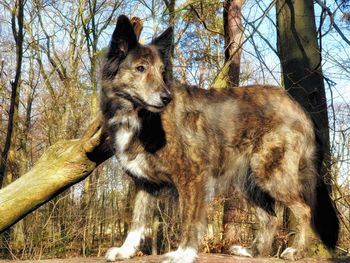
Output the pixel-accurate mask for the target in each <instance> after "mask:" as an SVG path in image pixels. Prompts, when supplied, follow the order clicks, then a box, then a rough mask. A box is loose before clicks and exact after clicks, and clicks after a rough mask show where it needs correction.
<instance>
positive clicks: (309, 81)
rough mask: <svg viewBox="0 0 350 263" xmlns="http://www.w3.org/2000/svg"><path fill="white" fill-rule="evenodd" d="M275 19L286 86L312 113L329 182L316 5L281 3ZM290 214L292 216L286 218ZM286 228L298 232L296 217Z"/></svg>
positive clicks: (280, 0) (301, 0)
mask: <svg viewBox="0 0 350 263" xmlns="http://www.w3.org/2000/svg"><path fill="white" fill-rule="evenodd" d="M276 15H277V45H278V52H279V57H280V60H281V67H282V72H283V75H282V81H283V85H284V87H285V88H286V89H287V91H288V92H289V94H290V95H291V96H292V97H293V98H294V99H295V100H296V101H298V102H299V103H300V104H301V105H302V106H303V107H304V109H305V110H306V111H307V112H309V114H310V115H311V117H312V119H313V120H314V122H315V124H316V126H317V127H318V129H319V131H320V135H321V139H322V142H323V151H324V154H325V160H324V166H323V171H322V176H324V178H326V179H329V177H330V174H329V170H330V167H329V165H330V145H329V129H328V114H327V101H326V95H325V88H324V82H323V75H322V68H321V51H320V49H319V46H318V43H317V32H316V24H315V16H314V6H313V1H308V0H299V1H293V0H278V1H277V2H276ZM327 181H329V180H327ZM288 214H291V213H287V215H285V216H288ZM287 228H288V230H289V231H292V230H293V229H295V219H294V217H293V216H292V217H289V220H288V226H287Z"/></svg>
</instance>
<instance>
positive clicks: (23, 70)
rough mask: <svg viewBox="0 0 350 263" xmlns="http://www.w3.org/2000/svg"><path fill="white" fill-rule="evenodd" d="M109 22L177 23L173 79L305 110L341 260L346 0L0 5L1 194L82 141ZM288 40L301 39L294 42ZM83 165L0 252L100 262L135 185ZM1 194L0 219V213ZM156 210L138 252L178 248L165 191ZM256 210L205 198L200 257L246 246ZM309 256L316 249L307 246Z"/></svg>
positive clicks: (348, 196) (114, 167) (281, 239)
mask: <svg viewBox="0 0 350 263" xmlns="http://www.w3.org/2000/svg"><path fill="white" fill-rule="evenodd" d="M295 2H298V3H299V5H298V4H296V3H295ZM120 14H126V15H128V16H129V17H133V16H137V17H139V18H141V19H142V21H143V31H142V34H141V37H140V40H141V41H142V42H144V43H148V42H150V41H151V39H152V37H153V36H155V35H157V34H159V33H160V32H162V31H163V30H164V29H165V28H167V27H168V26H174V27H175V34H174V39H173V41H174V49H173V54H174V59H173V61H172V65H171V66H170V67H169V71H168V77H169V78H170V79H171V78H174V79H176V80H177V81H182V82H185V81H186V82H189V83H192V84H195V85H198V86H199V87H201V88H205V89H208V88H211V87H212V86H213V83H214V84H215V85H214V86H215V87H217V88H224V87H225V86H226V85H227V83H231V84H232V85H238V84H239V85H246V84H255V83H259V84H273V85H284V86H285V87H286V88H287V89H288V91H289V92H290V94H291V96H293V97H294V98H295V99H296V100H297V101H299V102H300V103H301V104H302V105H303V106H304V107H305V109H306V110H307V111H309V112H310V114H311V115H312V116H313V117H314V119H315V120H316V122H317V124H318V126H319V128H320V131H321V135H322V137H323V139H324V141H325V145H324V150H325V152H326V153H328V155H327V156H328V157H327V158H326V162H325V171H324V176H325V178H326V180H327V183H328V184H329V185H330V186H331V189H332V197H333V200H334V201H335V203H336V205H337V207H338V210H339V213H340V219H341V237H340V241H339V246H338V249H337V255H345V254H348V253H349V249H350V177H349V175H350V84H349V83H350V34H349V33H350V3H349V2H348V1H345V0H335V1H325V0H315V1H307V0H300V1H291V0H274V1H259V0H246V1H243V0H227V1H225V2H224V3H223V2H220V1H214V0H209V1H186V0H184V1H175V0H132V1H125V0H113V1H112V0H69V1H68V0H60V1H58V0H12V1H11V0H3V1H1V2H0V188H3V190H5V189H6V188H7V189H8V186H10V185H11V183H12V182H14V181H15V180H16V179H18V178H20V177H21V176H22V175H24V174H26V173H28V172H29V171H31V169H32V168H33V166H34V164H35V163H36V162H37V161H38V159H39V158H40V157H41V156H42V155H43V153H44V152H45V151H46V150H47V149H48V148H49V147H50V146H54V148H51V151H50V152H49V153H47V155H51V156H52V158H54V157H55V156H56V155H55V154H57V155H59V153H60V147H64V146H65V142H67V141H68V140H73V139H76V138H81V137H83V138H84V136H85V137H86V136H87V135H86V132H85V131H86V129H87V128H88V127H89V125H90V123H91V122H92V123H94V120H95V118H96V116H97V115H98V111H99V98H98V93H99V83H98V80H99V70H100V68H99V66H100V62H101V59H102V57H103V53H104V50H105V48H106V47H107V46H108V44H109V39H110V36H111V33H112V32H113V29H114V27H115V22H116V19H117V17H118V15H120ZM293 14H299V17H298V19H297V20H293V19H288V18H290V17H293ZM300 14H301V15H300ZM290 21H292V23H293V24H292V26H291V24H288V23H289V22H290ZM295 32H296V33H297V34H298V38H297V40H298V41H299V42H298V43H294V42H293V41H294V40H295V34H296V33H295ZM298 48H299V49H300V50H302V52H301V53H302V55H298V54H299V53H300V50H298ZM298 52H299V53H298ZM225 61H226V63H225ZM300 63H301V64H300ZM90 127H91V126H90ZM90 130H91V129H90ZM68 142H74V141H68ZM68 146H69V145H68ZM47 155H46V156H47ZM108 157H109V156H108ZM105 159H107V157H106V158H105ZM48 160H52V159H48ZM102 161H103V160H99V161H97V162H96V163H97V164H99V163H100V162H102ZM47 169H48V171H49V170H50V169H51V168H47ZM91 170H94V171H93V173H92V174H91V175H90V176H88V177H87V178H86V179H85V180H83V181H81V182H79V183H77V184H74V183H75V182H76V181H79V180H81V178H82V177H81V178H80V179H79V180H76V181H74V182H72V183H70V184H74V185H73V186H71V187H69V188H68V189H66V190H65V191H61V190H60V192H62V193H60V194H59V195H57V196H55V197H53V198H52V199H50V200H49V201H48V202H47V203H46V204H45V205H43V206H40V207H39V208H38V209H36V210H35V211H34V212H32V213H30V214H29V215H27V216H26V217H25V218H24V219H22V220H20V221H19V222H17V223H16V224H14V225H13V226H12V227H11V228H8V229H7V230H6V231H4V232H3V233H2V234H1V235H0V258H13V259H15V258H17V259H40V258H51V257H70V256H75V255H83V256H92V255H97V256H101V255H103V254H104V252H105V251H106V249H107V248H108V247H110V246H118V245H120V244H121V243H122V241H123V240H124V238H125V236H126V233H127V231H128V227H129V224H130V222H131V212H132V207H133V198H134V185H133V183H132V181H130V179H129V178H128V177H127V176H126V175H125V174H124V173H123V172H122V171H121V170H120V169H119V167H118V163H117V162H116V160H115V159H114V158H110V159H108V160H107V161H105V162H103V164H101V165H99V166H97V167H96V168H95V167H93V168H92V169H91ZM45 172H46V170H45V167H44V168H42V169H41V173H42V174H45ZM27 179H28V178H27ZM46 183H48V184H50V181H48V182H46ZM28 185H29V181H28ZM39 187H40V186H39ZM24 188H25V186H24ZM64 188H67V187H62V190H63V189H64ZM26 190H27V191H34V190H31V188H30V187H29V186H28V189H26ZM1 194H2V192H1V190H0V211H2V212H0V221H1V217H3V216H4V213H3V211H4V209H5V208H6V209H7V207H6V206H5V202H2V201H1V200H2V199H1ZM1 206H3V210H1V209H2V208H1ZM14 206H15V205H14ZM14 206H13V207H14ZM157 208H158V209H157V212H156V213H155V214H154V215H153V219H152V222H151V223H150V225H149V227H148V230H147V233H148V236H147V239H146V242H145V244H144V248H143V251H142V252H141V251H140V253H141V254H142V253H150V254H157V253H160V252H166V251H169V250H171V249H172V248H174V247H176V245H177V240H178V238H179V225H178V220H177V203H176V193H171V195H168V193H164V195H162V197H161V198H160V200H159V201H158V203H157ZM2 213H3V214H2ZM253 214H254V213H253V208H252V207H251V206H250V205H249V204H246V203H245V202H243V200H242V199H241V198H240V197H239V195H234V196H226V197H225V196H221V197H218V198H216V199H215V200H214V201H213V202H212V203H211V205H210V207H209V216H208V223H209V224H208V227H207V234H206V235H205V237H204V239H203V241H202V248H201V249H202V251H205V252H212V253H220V252H225V249H226V248H227V246H228V244H231V243H240V244H243V245H246V244H249V243H250V242H251V240H252V239H253V236H254V231H255V230H256V228H257V224H256V220H255V218H254V215H253ZM280 214H281V227H280V230H279V232H278V236H277V237H276V244H275V253H276V254H278V252H279V251H281V250H283V248H284V247H285V246H286V244H287V243H288V242H290V241H291V240H292V238H293V233H294V231H295V228H294V226H293V217H292V216H291V215H290V213H289V211H287V210H284V211H281V212H280ZM229 237H230V238H229ZM315 244H317V242H316V241H315ZM312 254H314V255H317V256H320V255H321V256H322V255H326V252H325V251H324V250H323V249H322V247H321V246H319V245H314V246H313V248H312ZM326 256H327V255H326Z"/></svg>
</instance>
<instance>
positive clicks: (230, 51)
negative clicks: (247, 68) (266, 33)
mask: <svg viewBox="0 0 350 263" xmlns="http://www.w3.org/2000/svg"><path fill="white" fill-rule="evenodd" d="M242 1H243V0H226V1H225V3H224V11H223V16H224V33H225V60H226V61H229V62H230V63H229V69H228V77H229V83H230V86H238V84H239V72H240V62H241V53H242V49H241V48H240V45H241V42H242V33H243V31H242V22H241V8H242Z"/></svg>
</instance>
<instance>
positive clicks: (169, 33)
mask: <svg viewBox="0 0 350 263" xmlns="http://www.w3.org/2000/svg"><path fill="white" fill-rule="evenodd" d="M173 38H174V30H173V27H168V28H167V30H165V31H164V32H163V33H162V34H161V35H160V36H158V37H157V38H155V39H153V40H152V42H151V44H152V45H155V46H156V47H157V48H158V50H159V52H160V54H161V55H162V57H163V60H167V59H169V58H170V56H171V54H170V52H171V50H172V45H173Z"/></svg>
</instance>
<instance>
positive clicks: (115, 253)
mask: <svg viewBox="0 0 350 263" xmlns="http://www.w3.org/2000/svg"><path fill="white" fill-rule="evenodd" d="M135 254H136V249H134V248H130V247H129V248H127V247H123V246H121V247H112V248H110V249H108V250H107V253H106V256H105V259H106V260H107V261H108V262H111V261H116V260H123V259H128V258H132V257H133V256H135Z"/></svg>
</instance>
